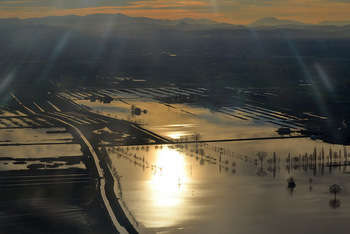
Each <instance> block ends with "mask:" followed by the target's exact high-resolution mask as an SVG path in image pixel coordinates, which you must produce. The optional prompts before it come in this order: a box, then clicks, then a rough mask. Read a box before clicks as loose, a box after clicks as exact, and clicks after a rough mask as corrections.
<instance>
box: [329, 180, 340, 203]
mask: <svg viewBox="0 0 350 234" xmlns="http://www.w3.org/2000/svg"><path fill="white" fill-rule="evenodd" d="M341 190H342V189H341V187H340V185H338V184H333V185H331V186H330V187H329V192H330V193H333V194H334V200H336V199H337V193H340V192H341Z"/></svg>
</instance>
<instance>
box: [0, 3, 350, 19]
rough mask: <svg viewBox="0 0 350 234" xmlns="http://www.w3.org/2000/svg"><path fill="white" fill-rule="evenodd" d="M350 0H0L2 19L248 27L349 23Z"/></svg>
mask: <svg viewBox="0 0 350 234" xmlns="http://www.w3.org/2000/svg"><path fill="white" fill-rule="evenodd" d="M349 12H350V0H141V1H140V0H0V18H13V17H18V18H31V17H43V16H57V15H71V14H74V15H87V14H95V13H109V14H111V13H123V14H126V15H129V16H138V17H141V16H142V17H150V18H158V19H179V18H185V17H191V18H208V19H212V20H216V21H220V22H227V23H232V24H247V23H251V22H253V21H255V20H257V19H260V18H264V17H277V18H280V19H289V20H297V21H302V22H306V23H318V22H320V21H325V20H329V21H347V20H348V21H350V13H349Z"/></svg>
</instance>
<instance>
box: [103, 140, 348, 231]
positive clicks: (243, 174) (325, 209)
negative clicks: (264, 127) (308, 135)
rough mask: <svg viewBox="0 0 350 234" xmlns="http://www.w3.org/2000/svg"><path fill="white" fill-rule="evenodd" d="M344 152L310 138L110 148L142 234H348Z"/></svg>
mask: <svg viewBox="0 0 350 234" xmlns="http://www.w3.org/2000/svg"><path fill="white" fill-rule="evenodd" d="M348 150H349V149H348V148H347V147H343V146H340V145H329V144H325V143H322V142H315V141H311V140H308V139H288V140H287V139H283V140H268V141H249V142H248V141H247V142H236V143H224V144H181V145H163V146H160V145H159V146H158V145H156V146H125V147H109V148H107V152H108V154H109V158H110V160H111V163H110V168H111V170H112V171H114V172H115V175H116V177H118V178H120V186H117V185H116V187H115V192H116V193H118V194H119V193H120V195H121V197H122V199H123V201H124V202H125V204H126V206H127V207H128V210H129V212H130V216H131V217H134V219H135V220H136V222H138V225H139V228H140V230H142V231H141V233H148V232H150V233H153V232H154V233H249V234H250V233H305V230H312V232H315V233H325V234H326V233H344V234H345V233H348V228H347V227H349V224H348V215H347V214H348V212H349V209H350V198H349V196H348V190H349V188H350V182H349V181H348V178H349V173H350V171H349V166H337V165H340V164H344V162H345V164H346V162H347V159H348V157H350V154H349V153H348ZM330 160H331V161H330ZM331 164H332V165H333V166H331ZM290 177H293V178H294V180H295V183H296V187H295V188H294V189H292V188H290V189H288V183H287V180H288V179H289V178H290ZM334 183H338V184H340V185H341V186H342V187H343V191H342V193H341V194H339V195H338V199H339V200H337V203H336V204H335V203H334V202H332V199H333V195H332V194H329V191H328V188H329V186H330V185H332V184H334ZM338 201H340V203H338ZM335 208H338V209H335Z"/></svg>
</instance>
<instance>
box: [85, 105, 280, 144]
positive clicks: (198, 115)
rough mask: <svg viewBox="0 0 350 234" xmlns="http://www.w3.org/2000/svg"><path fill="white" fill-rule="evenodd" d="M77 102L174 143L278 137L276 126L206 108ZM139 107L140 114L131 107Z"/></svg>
mask: <svg viewBox="0 0 350 234" xmlns="http://www.w3.org/2000/svg"><path fill="white" fill-rule="evenodd" d="M78 103H80V104H83V105H86V106H89V107H90V108H92V109H93V110H95V111H96V112H98V113H102V114H105V115H109V116H113V117H116V118H121V119H125V120H129V121H133V122H136V123H138V124H141V126H143V127H144V128H147V129H148V130H150V131H152V132H155V133H157V134H159V135H162V136H165V137H167V138H169V139H173V140H180V139H181V140H191V139H192V140H193V139H194V137H195V136H196V135H198V139H200V140H210V139H227V138H251V137H271V136H278V134H277V132H276V130H277V129H278V127H279V126H278V125H275V124H273V123H269V122H265V121H263V120H256V119H240V118H235V117H233V116H231V115H227V114H225V113H222V112H217V111H212V110H210V109H208V108H205V107H200V106H198V105H197V106H196V105H189V104H172V105H168V104H162V103H159V102H154V101H152V100H149V101H137V100H128V102H127V103H128V104H126V103H125V102H122V101H114V102H112V103H110V104H103V103H97V102H96V103H95V102H90V101H86V100H82V101H79V102H78ZM133 107H134V108H140V109H141V110H142V111H143V112H141V113H140V114H139V115H137V114H135V113H134V112H135V111H132V108H133Z"/></svg>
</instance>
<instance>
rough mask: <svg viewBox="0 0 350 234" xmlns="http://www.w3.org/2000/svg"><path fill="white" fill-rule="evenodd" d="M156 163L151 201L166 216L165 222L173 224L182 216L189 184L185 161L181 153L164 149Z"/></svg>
mask: <svg viewBox="0 0 350 234" xmlns="http://www.w3.org/2000/svg"><path fill="white" fill-rule="evenodd" d="M155 163H156V169H155V170H154V172H153V175H152V177H151V179H150V182H149V187H150V192H151V199H152V200H153V203H154V206H155V207H156V208H157V209H159V210H160V211H161V213H162V214H165V215H166V219H164V221H165V222H173V221H174V220H175V219H176V217H177V216H179V215H181V212H182V210H183V209H182V208H181V205H182V203H183V197H184V193H186V183H188V182H189V177H188V176H187V172H186V164H185V160H184V158H183V155H181V153H180V152H179V151H177V150H175V149H170V148H168V147H163V148H162V149H161V150H158V151H157V153H156V161H155ZM162 225H164V223H163V224H162ZM166 225H170V223H167V224H166Z"/></svg>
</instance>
